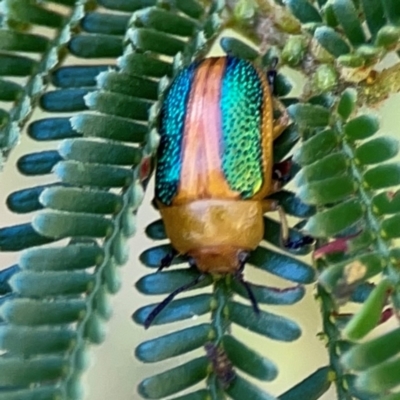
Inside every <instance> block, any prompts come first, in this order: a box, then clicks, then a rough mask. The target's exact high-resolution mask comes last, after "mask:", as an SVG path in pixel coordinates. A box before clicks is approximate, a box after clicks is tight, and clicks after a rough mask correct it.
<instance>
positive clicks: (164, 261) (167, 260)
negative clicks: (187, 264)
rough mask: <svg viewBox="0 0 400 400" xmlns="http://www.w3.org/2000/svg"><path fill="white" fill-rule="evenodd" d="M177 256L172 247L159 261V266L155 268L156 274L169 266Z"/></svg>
mask: <svg viewBox="0 0 400 400" xmlns="http://www.w3.org/2000/svg"><path fill="white" fill-rule="evenodd" d="M177 255H178V252H177V251H176V250H175V249H174V248H173V247H172V248H171V251H170V252H169V253H167V254H166V255H165V256H164V257H163V258H162V259H161V261H160V266H159V267H158V268H157V272H160V271H162V270H163V269H164V268H168V267H170V266H171V264H172V261H174V258H175V257H176V256H177Z"/></svg>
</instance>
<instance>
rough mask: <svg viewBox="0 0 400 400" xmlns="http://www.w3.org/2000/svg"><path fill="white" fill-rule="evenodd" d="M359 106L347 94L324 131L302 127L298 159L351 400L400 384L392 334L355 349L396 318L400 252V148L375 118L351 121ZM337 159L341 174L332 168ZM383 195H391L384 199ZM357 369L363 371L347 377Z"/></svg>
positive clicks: (301, 111)
mask: <svg viewBox="0 0 400 400" xmlns="http://www.w3.org/2000/svg"><path fill="white" fill-rule="evenodd" d="M355 104H356V98H355V97H354V92H353V90H352V89H350V90H347V91H345V92H344V93H343V94H342V96H341V98H339V99H338V100H337V105H336V106H335V107H334V108H333V109H331V114H330V117H329V119H328V120H327V123H326V124H325V126H324V125H322V124H321V125H320V124H318V125H320V127H315V128H314V130H313V131H311V132H310V131H307V130H306V129H305V128H303V131H304V132H306V133H307V137H306V139H305V141H304V142H303V143H302V145H301V146H300V148H299V149H298V150H297V152H296V154H295V159H296V161H297V162H299V163H301V164H302V165H304V168H303V169H302V170H301V172H300V175H299V176H298V177H297V179H296V183H297V184H298V186H299V191H298V195H299V197H300V199H301V200H302V201H303V202H304V203H306V204H311V205H314V206H316V207H317V212H316V213H315V215H313V216H311V217H310V218H309V219H308V221H307V223H306V224H305V226H304V230H305V231H306V232H307V233H310V234H311V235H313V236H314V237H317V238H320V239H321V241H320V246H321V247H320V248H319V249H317V250H316V252H315V255H314V257H315V259H316V264H317V266H318V268H319V270H320V277H319V284H320V286H319V288H318V297H319V298H320V299H321V300H322V313H323V318H324V333H325V335H327V339H328V349H331V350H330V356H331V365H332V366H333V367H334V370H335V373H336V375H337V379H336V383H337V389H338V394H339V398H342V397H340V396H344V397H343V398H346V397H345V396H346V393H348V394H347V395H353V396H355V397H357V398H381V397H382V395H383V394H384V393H386V392H387V391H388V390H390V389H392V388H394V387H395V386H397V385H398V383H399V381H398V379H397V378H395V376H396V372H395V371H396V368H398V365H397V364H396V362H394V361H392V360H389V358H390V357H394V356H395V355H397V354H398V349H397V348H396V346H393V347H392V346H391V344H390V342H389V341H387V342H385V337H387V335H388V334H385V335H383V336H382V337H379V338H377V339H374V340H372V341H368V342H366V343H363V344H354V345H351V342H356V341H358V340H360V339H362V338H363V337H364V336H365V335H366V334H368V333H369V332H370V331H371V330H373V329H374V328H375V327H376V326H377V325H378V324H380V323H381V322H384V321H385V320H386V319H387V318H389V317H390V316H391V315H392V310H391V309H390V308H388V306H389V304H390V303H391V307H393V309H394V310H396V309H397V296H398V295H397V289H396V287H397V286H396V282H397V272H395V271H396V268H397V264H398V261H397V253H398V251H397V249H396V248H393V243H392V242H391V239H393V238H397V237H399V230H398V221H399V220H398V215H399V209H398V207H397V202H396V200H395V199H396V196H395V193H394V192H390V188H391V187H392V186H395V185H398V184H399V180H398V168H399V167H398V164H397V163H393V162H390V160H391V159H392V158H393V157H395V156H396V155H397V154H398V147H399V146H398V142H397V141H396V140H394V139H393V138H388V137H385V136H379V137H377V138H375V137H374V135H375V134H376V132H377V131H378V130H379V124H378V121H377V118H375V117H374V116H371V115H359V116H355V117H352V112H353V110H354V107H355ZM289 112H290V114H291V116H292V118H293V119H294V120H295V121H296V122H297V123H298V124H299V125H300V126H304V127H308V128H309V126H310V125H309V122H308V121H310V122H311V123H312V124H313V125H312V126H315V125H316V124H315V121H316V120H317V119H318V118H319V120H322V118H321V116H319V117H318V116H317V115H318V114H320V109H319V108H317V107H316V106H313V105H310V104H304V105H303V104H297V105H293V106H291V107H289ZM321 115H325V114H324V113H321ZM324 139H325V140H324ZM333 155H334V156H335V158H336V159H337V160H338V161H337V162H339V164H338V165H337V166H339V167H340V168H332V165H331V166H330V167H329V166H328V164H327V163H325V159H329V157H331V156H333ZM333 172H334V175H333ZM380 189H384V190H385V191H381V192H380V193H377V192H376V191H377V190H380ZM392 198H393V199H394V201H393V204H392V202H391V199H392ZM378 275H381V278H380V279H379V281H378V283H377V284H376V285H372V284H370V283H369V282H368V280H369V279H370V278H372V277H374V276H378ZM360 288H361V289H360ZM356 290H359V292H358V294H356V293H355V291H356ZM362 292H364V294H361V293H362ZM359 295H361V296H362V297H363V305H362V306H361V309H360V310H359V311H358V312H357V313H356V314H355V315H354V316H352V315H351V314H341V313H340V305H341V304H343V303H344V302H346V301H347V300H351V301H357V298H358V296H359ZM335 298H336V299H339V300H340V304H337V303H336V302H335V300H334V299H335ZM359 300H360V299H359ZM343 338H344V339H345V340H346V341H348V343H349V345H348V346H344V347H342V346H340V347H341V351H339V356H342V359H343V364H344V366H345V368H343V365H341V363H340V361H339V357H338V355H337V353H338V352H337V344H338V341H339V340H342V339H343ZM390 340H392V339H390ZM393 340H394V341H395V339H393ZM384 342H385V344H384ZM376 343H380V344H382V346H387V348H388V349H389V350H387V352H386V353H384V354H383V355H382V356H380V355H379V354H376V355H375V354H374V352H379V350H378V349H377V347H376ZM389 354H390V356H389ZM361 357H363V358H361ZM367 357H368V358H367ZM380 357H381V358H380ZM378 360H379V361H378ZM353 370H362V371H363V372H362V373H359V374H357V375H346V374H348V372H350V371H353Z"/></svg>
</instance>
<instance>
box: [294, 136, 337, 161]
mask: <svg viewBox="0 0 400 400" xmlns="http://www.w3.org/2000/svg"><path fill="white" fill-rule="evenodd" d="M338 144H339V138H338V136H337V134H336V132H334V131H333V130H331V129H326V130H324V131H322V132H319V133H317V134H316V135H315V136H313V137H312V138H310V139H308V140H306V141H305V142H304V143H303V145H302V146H301V147H300V148H299V149H298V150H297V151H296V152H295V153H294V155H293V160H294V161H296V162H297V163H299V164H300V165H302V166H304V165H310V164H312V163H314V162H316V161H320V160H321V159H323V157H325V156H328V155H329V154H330V153H332V152H333V151H334V149H335V148H336V147H337V146H338Z"/></svg>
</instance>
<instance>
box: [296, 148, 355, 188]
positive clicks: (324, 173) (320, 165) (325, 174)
mask: <svg viewBox="0 0 400 400" xmlns="http://www.w3.org/2000/svg"><path fill="white" fill-rule="evenodd" d="M349 164H350V163H349V161H348V159H347V157H346V155H345V154H344V153H343V152H334V153H331V154H329V155H327V156H325V157H322V158H320V159H319V160H318V161H315V162H313V163H312V164H308V165H306V166H305V167H303V168H302V169H301V170H300V171H299V172H298V173H297V174H296V176H295V178H294V182H295V183H296V185H297V186H298V187H301V186H302V185H304V184H306V182H307V183H312V182H313V181H321V180H325V179H328V178H333V177H335V176H338V175H342V174H346V172H347V171H348V168H349Z"/></svg>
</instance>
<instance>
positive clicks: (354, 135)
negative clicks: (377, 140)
mask: <svg viewBox="0 0 400 400" xmlns="http://www.w3.org/2000/svg"><path fill="white" fill-rule="evenodd" d="M378 129H379V121H378V119H377V118H376V117H375V116H372V115H360V116H359V117H356V118H353V119H351V120H350V121H349V122H347V124H346V125H345V126H344V133H345V135H346V136H347V138H348V139H350V140H361V139H367V138H369V137H370V136H372V135H373V134H374V133H376V132H377V131H378Z"/></svg>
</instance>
